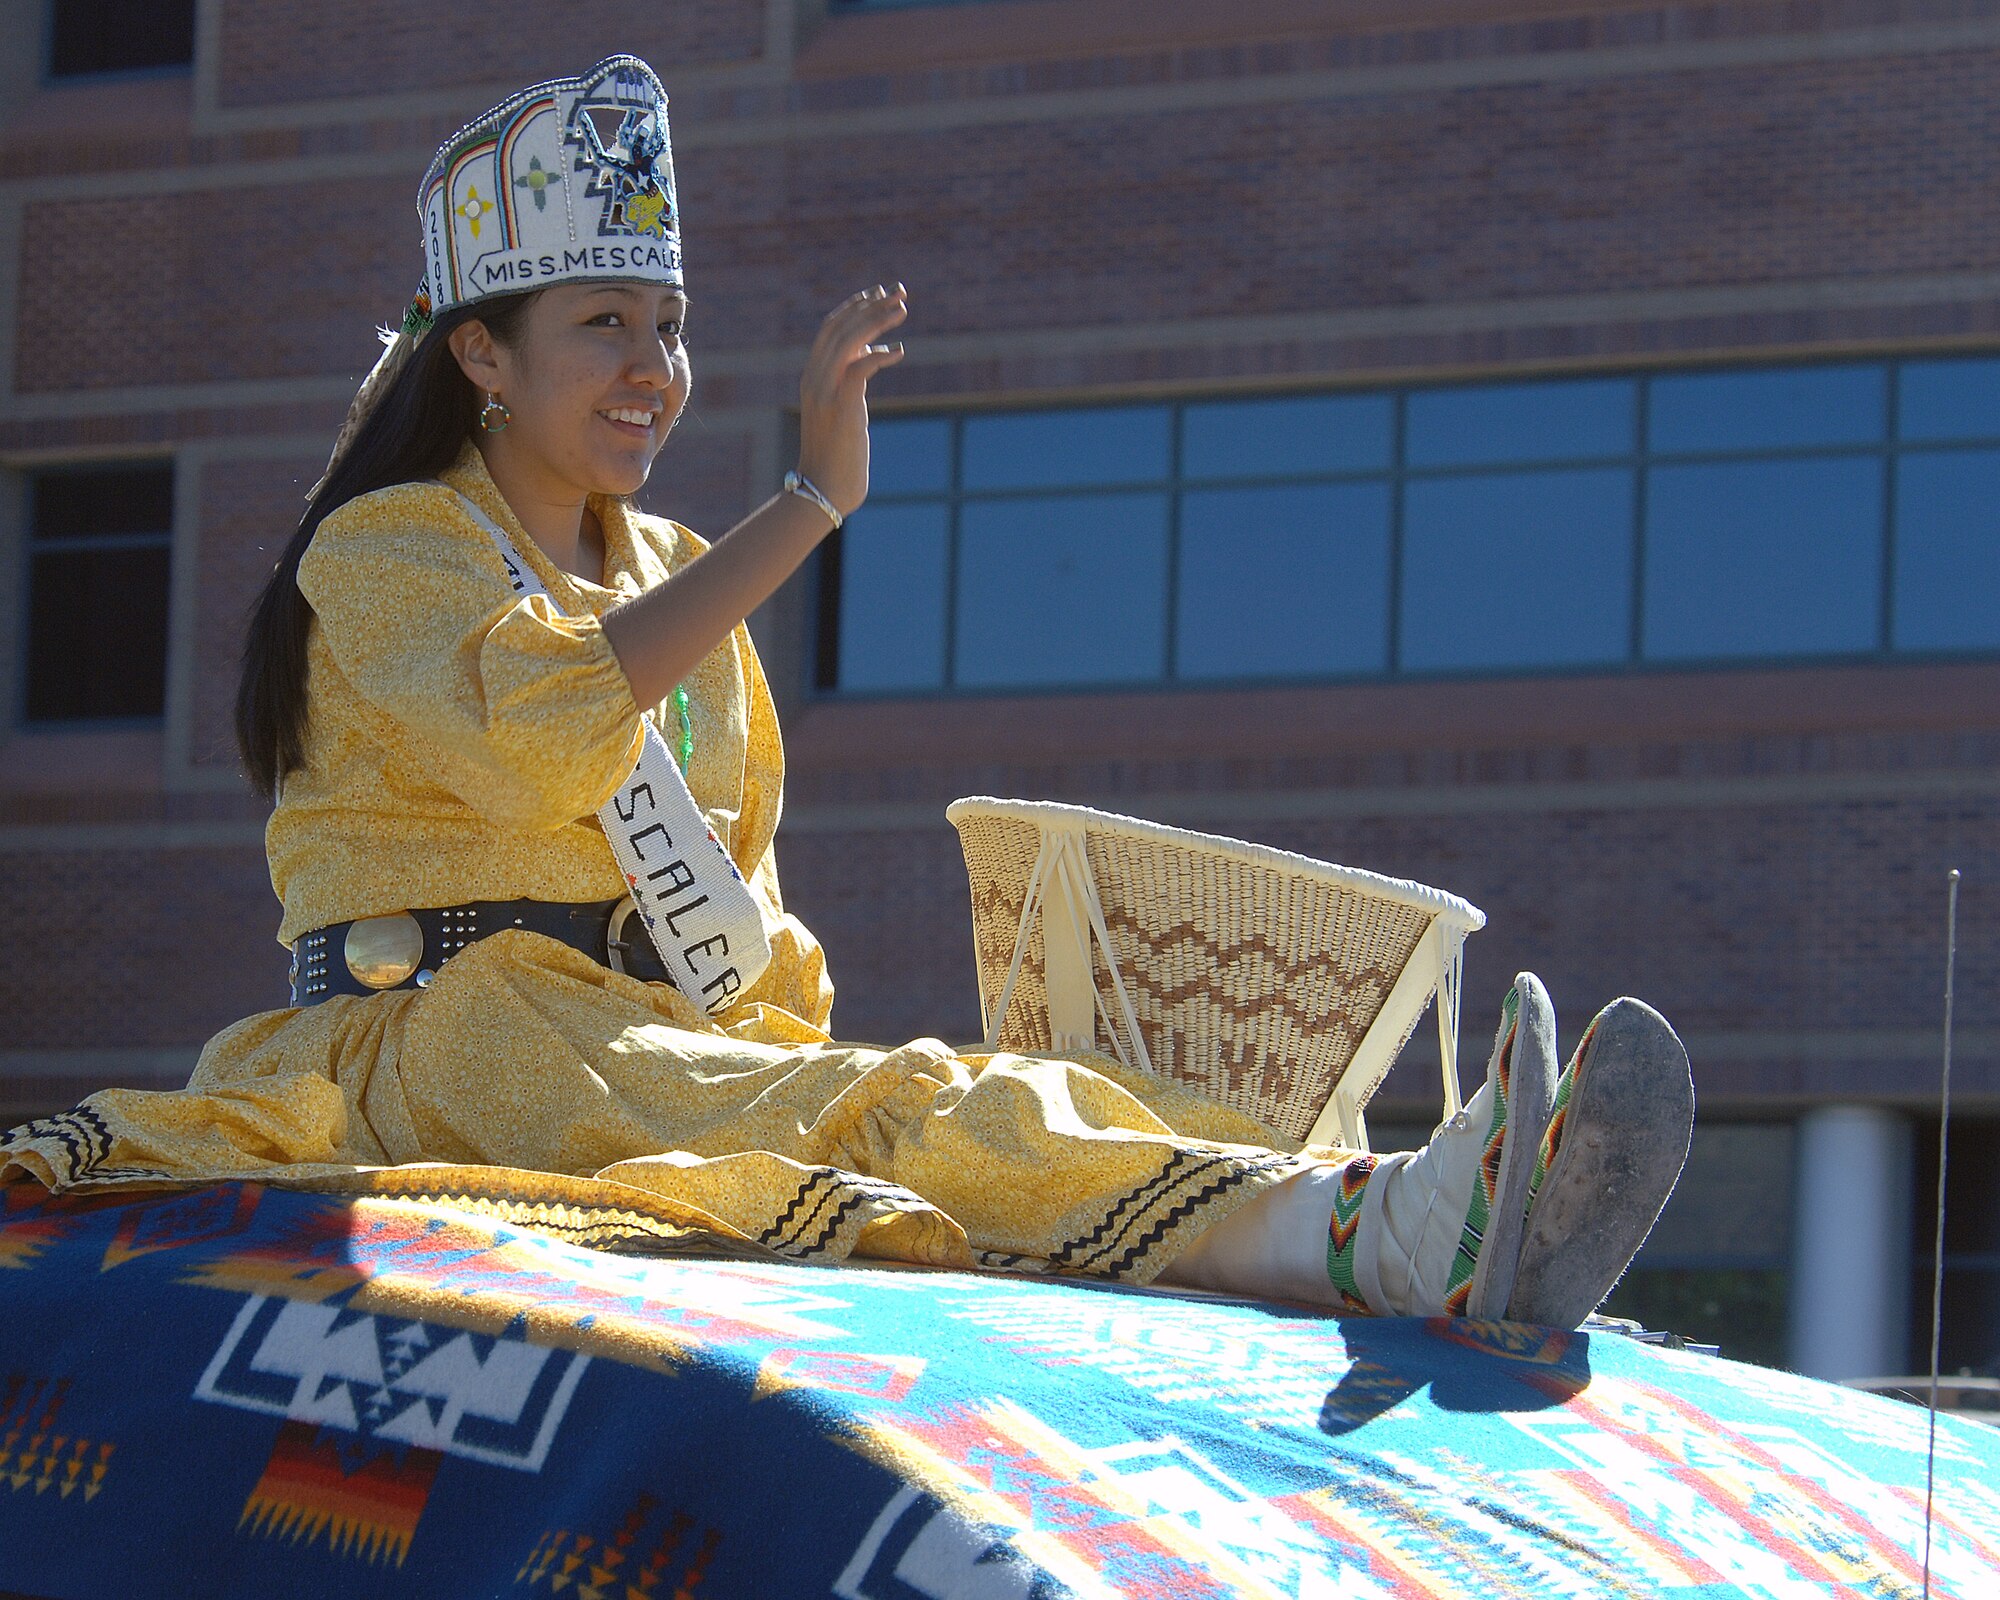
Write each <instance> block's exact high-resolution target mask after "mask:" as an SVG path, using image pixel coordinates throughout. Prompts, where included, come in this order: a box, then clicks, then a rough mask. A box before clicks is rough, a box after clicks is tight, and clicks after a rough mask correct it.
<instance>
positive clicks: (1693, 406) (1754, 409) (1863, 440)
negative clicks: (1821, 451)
mask: <svg viewBox="0 0 2000 1600" xmlns="http://www.w3.org/2000/svg"><path fill="white" fill-rule="evenodd" d="M1887 381H1888V373H1887V371H1886V369H1884V368H1883V367H1880V366H1874V365H1871V366H1865V367H1774V368H1769V369H1766V370H1763V371H1758V372H1699V373H1684V374H1680V375H1677V376H1674V377H1666V378H1655V379H1653V386H1652V393H1651V395H1650V396H1649V397H1648V400H1647V409H1648V417H1649V427H1648V432H1649V433H1650V435H1651V445H1652V448H1653V449H1655V450H1662V451H1675V452H1679V451H1696V450H1784V449H1793V448H1802V447H1806V446H1812V445H1842V444H1848V445H1855V444H1875V443H1877V442H1879V441H1880V439H1881V437H1882V427H1883V422H1884V416H1885V412H1884V407H1885V405H1886V402H1885V400H1884V391H1883V385H1884V384H1885V383H1886V382H1887Z"/></svg>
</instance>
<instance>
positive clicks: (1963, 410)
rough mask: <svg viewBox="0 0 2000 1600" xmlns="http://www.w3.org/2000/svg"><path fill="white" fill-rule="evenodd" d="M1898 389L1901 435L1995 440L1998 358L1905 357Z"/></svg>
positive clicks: (1998, 429) (1999, 410)
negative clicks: (1938, 358)
mask: <svg viewBox="0 0 2000 1600" xmlns="http://www.w3.org/2000/svg"><path fill="white" fill-rule="evenodd" d="M1897 390H1898V393H1897V408H1896V409H1897V413H1898V415H1897V425H1896V432H1897V435H1898V437H1900V438H1904V439H2000V361H1908V362H1905V363H1904V364H1903V372H1902V377H1901V379H1900V380H1899V382H1898V384H1897Z"/></svg>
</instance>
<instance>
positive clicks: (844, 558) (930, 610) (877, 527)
mask: <svg viewBox="0 0 2000 1600" xmlns="http://www.w3.org/2000/svg"><path fill="white" fill-rule="evenodd" d="M950 542H951V513H950V510H949V509H948V508H947V507H945V506H942V505H868V506H865V507H863V508H862V509H861V510H860V511H857V512H856V513H855V514H854V515H853V516H852V517H850V518H849V519H848V522H847V526H846V527H844V528H842V529H841V532H840V686H841V688H843V689H937V688H941V687H943V684H944V635H945V582H946V577H945V575H946V570H947V559H948V555H949V550H950Z"/></svg>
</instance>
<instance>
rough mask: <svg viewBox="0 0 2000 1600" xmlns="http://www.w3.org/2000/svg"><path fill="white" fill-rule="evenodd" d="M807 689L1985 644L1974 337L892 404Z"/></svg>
mask: <svg viewBox="0 0 2000 1600" xmlns="http://www.w3.org/2000/svg"><path fill="white" fill-rule="evenodd" d="M821 583H822V592H821V604H820V611H819V616H820V626H821V641H820V650H819V653H818V660H819V664H820V665H819V684H820V687H821V688H824V689H831V690H836V691H843V692H853V693H920V694H935V693H940V692H950V691H953V690H958V689H965V690H996V689H1007V688H1042V689H1046V688H1054V687H1088V686H1093V685H1098V686H1102V685H1113V684H1135V683H1176V682H1178V683H1218V682H1232V681H1234V682H1242V681H1255V680H1263V681H1274V680H1293V681H1297V680H1321V681H1324V680H1331V679H1344V678H1345V679H1351V678H1368V677H1381V676H1397V675H1419V674H1439V673H1488V674H1490V673H1498V672H1537V671H1603V670H1622V669H1632V668H1640V667H1645V666H1651V665H1659V666H1673V665H1681V664H1689V663H1728V662H1740V661H1772V660H1796V659H1813V658H1818V659H1829V658H1831V659H1840V658H1858V657H1859V658H1865V657H1879V656H1883V655H1887V654H1892V653H1895V652H1924V653H1961V652H1986V653H1991V652H1995V651H2000V605H1995V604H1993V603H1992V599H1991V597H1992V596H1993V595H1994V594H1995V593H2000V359H1996V358H1990V357H1953V358H1950V359H1942V360H1921V361H1919V360H1910V361H1872V362H1840V363H1822V364H1816V365H1795V366H1788V367H1769V366H1767V367H1744V368H1737V369H1723V370H1704V371H1700V372H1668V373H1656V374H1643V373H1642V374H1633V375H1627V376H1620V377H1588V378H1568V379H1549V380H1538V381H1534V382H1517V383H1481V384H1459V385H1449V386H1442V385H1441V386H1433V387H1427V388H1407V389H1401V390H1385V391H1377V392H1369V393H1344V394H1301V395H1286V396H1272V397H1266V398H1257V399H1226V400H1225V399H1216V400H1203V401H1188V402H1182V403H1177V404H1159V405H1139V406H1134V405H1123V406H1097V407H1075V408H1070V409H1065V410H1042V411H1019V412H996V413H986V414H975V415H963V416H954V417H912V418H892V419H887V420H884V421H881V422H878V424H877V426H876V430H875V483H874V489H873V493H872V495H871V498H870V499H869V502H868V504H867V505H866V506H865V507H863V508H862V510H861V511H860V512H859V513H858V514H857V515H856V516H855V517H854V519H853V520H852V522H851V523H850V524H849V526H848V529H847V530H846V532H845V534H844V535H843V536H842V537H841V539H840V540H839V541H838V542H837V543H836V544H834V545H831V546H829V548H828V551H827V555H826V559H825V560H824V561H823V563H822V566H821Z"/></svg>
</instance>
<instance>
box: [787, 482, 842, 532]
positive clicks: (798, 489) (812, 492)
mask: <svg viewBox="0 0 2000 1600" xmlns="http://www.w3.org/2000/svg"><path fill="white" fill-rule="evenodd" d="M785 493H786V494H795V495H797V496H798V497H799V498H800V499H801V500H810V501H811V502H812V503H813V504H814V505H816V506H818V507H819V508H820V510H822V511H824V512H825V513H826V515H827V519H828V520H829V521H830V522H832V524H833V531H834V532H835V533H838V532H840V528H841V524H842V523H843V522H844V521H845V520H846V519H845V518H843V517H842V516H841V514H840V513H839V512H838V511H836V510H834V509H833V502H832V501H831V500H829V499H827V497H826V496H825V495H823V494H821V493H820V492H819V485H818V484H816V483H814V482H813V481H812V479H810V478H808V477H807V476H806V475H805V474H804V473H803V472H798V471H792V472H788V473H786V474H785Z"/></svg>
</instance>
